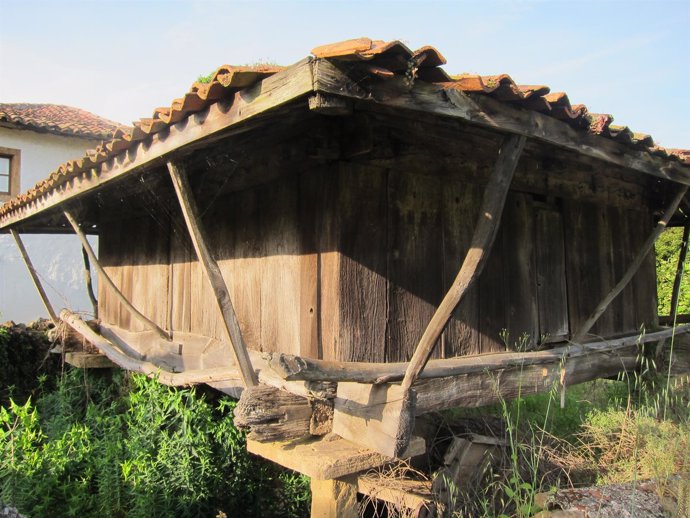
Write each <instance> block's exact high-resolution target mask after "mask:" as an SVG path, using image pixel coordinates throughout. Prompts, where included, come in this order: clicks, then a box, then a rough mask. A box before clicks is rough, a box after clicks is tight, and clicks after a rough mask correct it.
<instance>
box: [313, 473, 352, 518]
mask: <svg viewBox="0 0 690 518" xmlns="http://www.w3.org/2000/svg"><path fill="white" fill-rule="evenodd" d="M358 516H359V506H358V504H357V477H356V476H354V477H353V476H350V477H343V478H339V479H332V480H317V479H312V480H311V518H357V517H358Z"/></svg>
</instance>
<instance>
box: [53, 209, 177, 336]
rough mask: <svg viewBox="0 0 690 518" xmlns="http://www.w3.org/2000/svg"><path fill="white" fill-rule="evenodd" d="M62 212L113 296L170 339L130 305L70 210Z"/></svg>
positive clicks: (134, 314)
mask: <svg viewBox="0 0 690 518" xmlns="http://www.w3.org/2000/svg"><path fill="white" fill-rule="evenodd" d="M63 213H64V215H65V218H67V221H69V224H70V225H72V228H73V229H74V232H75V233H76V234H77V237H79V241H81V246H82V248H83V249H84V250H86V253H87V254H88V256H89V259H90V260H91V263H92V264H93V266H94V268H96V271H97V272H98V275H99V276H100V279H101V281H102V282H104V283H105V284H106V285H107V286H108V287H109V288H110V289H111V290H112V292H113V294H114V295H115V297H117V300H119V301H120V302H121V303H122V305H124V306H125V308H127V310H128V311H129V312H130V313H132V315H133V316H134V317H135V318H136V319H137V320H139V322H141V323H142V324H144V325H145V326H146V327H148V328H150V329H152V330H153V331H155V332H156V333H157V334H158V336H160V337H161V338H163V339H164V340H168V341H170V335H169V334H168V333H166V332H165V331H163V330H162V329H161V328H160V327H158V325H157V324H156V323H155V322H153V321H152V320H150V319H149V318H147V317H146V316H145V315H144V314H143V313H142V312H141V311H139V310H138V309H137V308H135V307H134V306H133V305H132V303H131V302H130V301H129V300H127V297H125V296H124V295H123V294H122V292H121V291H120V289H119V288H118V287H117V286H115V283H114V282H113V281H112V279H111V278H110V277H109V276H108V274H107V273H106V272H105V270H104V269H103V267H102V266H101V263H100V262H99V261H98V258H97V257H96V253H95V252H94V251H93V248H91V243H89V240H88V239H86V236H85V235H84V232H82V230H81V228H79V223H77V220H76V219H75V218H74V216H73V215H72V213H71V212H70V211H68V210H64V211H63Z"/></svg>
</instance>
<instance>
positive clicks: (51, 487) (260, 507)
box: [0, 370, 309, 518]
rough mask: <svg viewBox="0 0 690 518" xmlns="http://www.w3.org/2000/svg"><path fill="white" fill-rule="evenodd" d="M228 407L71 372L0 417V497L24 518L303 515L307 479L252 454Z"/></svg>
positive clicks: (140, 382)
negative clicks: (26, 517)
mask: <svg viewBox="0 0 690 518" xmlns="http://www.w3.org/2000/svg"><path fill="white" fill-rule="evenodd" d="M234 406H235V403H234V401H232V400H230V399H229V398H225V397H221V398H214V397H211V395H210V394H200V393H199V392H197V391H196V390H195V389H185V390H178V389H174V388H170V387H165V386H163V385H161V384H159V383H158V382H157V381H155V380H150V379H148V378H146V377H144V376H140V375H133V376H131V377H130V376H127V375H122V374H116V375H115V376H113V377H112V378H111V377H110V376H108V375H105V376H104V375H98V374H87V373H86V372H85V371H78V370H72V371H69V372H68V373H67V374H66V375H65V376H64V378H63V379H62V380H61V381H60V383H59V384H58V387H57V389H56V390H55V391H51V392H47V393H45V394H43V395H42V396H41V397H40V399H39V400H38V401H37V403H36V404H33V402H31V401H28V402H27V403H26V404H24V405H18V404H16V403H11V404H10V405H9V406H8V407H5V408H2V409H1V410H0V453H2V459H1V460H0V482H1V488H0V493H1V494H0V497H1V498H2V500H3V501H5V502H10V503H12V504H13V505H15V506H16V507H18V508H19V509H20V511H22V512H24V513H26V514H28V515H29V516H79V517H83V518H89V517H99V518H100V517H113V518H118V517H125V516H127V517H143V516H146V517H173V516H174V517H185V516H190V517H191V516H209V517H210V516H216V514H218V513H221V512H223V513H225V514H226V515H227V516H233V515H235V516H237V515H242V516H266V517H271V516H275V517H277V516H281V517H282V516H286V517H290V516H295V517H296V516H303V515H304V514H305V513H306V507H307V506H308V500H309V493H308V481H307V479H305V478H304V477H301V476H298V475H294V474H292V473H289V472H285V471H279V470H278V469H276V468H275V467H273V466H272V465H270V464H268V463H264V462H260V461H259V460H257V459H254V458H251V457H250V456H249V455H248V454H247V453H246V449H245V444H244V441H245V439H244V436H243V434H242V433H240V432H239V431H238V430H237V428H235V426H234V425H233V422H232V412H233V409H234Z"/></svg>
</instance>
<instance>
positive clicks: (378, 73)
mask: <svg viewBox="0 0 690 518" xmlns="http://www.w3.org/2000/svg"><path fill="white" fill-rule="evenodd" d="M312 54H313V55H314V56H315V57H317V58H327V59H331V60H335V61H347V62H356V63H359V66H362V67H363V68H364V70H365V71H366V72H367V73H369V74H370V75H371V77H372V78H375V80H380V81H386V80H390V79H391V78H394V77H395V76H396V75H404V76H405V78H406V79H407V81H408V82H409V84H412V83H413V82H414V81H415V80H421V81H426V82H430V83H435V84H437V85H439V86H440V87H441V88H445V89H457V90H461V91H463V92H466V93H468V94H469V95H485V96H489V97H493V98H495V99H497V100H498V101H501V102H506V103H509V104H511V105H514V106H518V107H520V108H523V109H528V110H534V111H538V112H541V113H544V114H546V115H549V116H551V117H554V118H557V119H559V120H562V121H564V122H565V123H567V124H569V125H570V126H572V127H573V128H575V129H577V130H579V131H586V132H589V133H593V134H596V135H599V136H602V137H604V138H609V139H613V140H616V141H618V142H621V143H622V144H624V145H627V146H630V147H634V148H636V149H641V150H644V151H647V152H649V153H651V154H654V155H657V156H661V157H664V158H669V159H674V160H680V161H682V162H684V163H686V164H690V151H688V150H679V149H664V148H661V147H658V146H655V145H654V141H653V140H652V138H651V137H650V136H649V135H644V134H639V133H634V132H632V131H631V130H630V129H629V128H627V127H620V126H612V125H611V123H612V122H613V117H612V116H611V115H607V114H597V113H590V112H589V111H588V110H587V107H586V106H584V105H582V104H576V105H572V104H571V102H570V99H569V98H568V96H567V95H566V94H565V93H562V92H556V93H551V91H550V88H549V87H548V86H544V85H518V84H517V83H515V81H513V79H512V78H511V77H510V76H509V75H507V74H497V75H490V76H480V75H473V74H462V75H457V76H450V75H448V74H447V73H446V72H445V71H444V70H443V69H442V68H439V67H440V66H441V65H443V64H445V63H446V60H445V58H444V57H443V56H442V55H441V53H440V52H438V51H437V50H436V49H435V48H433V47H428V46H427V47H422V48H421V49H419V50H417V51H412V50H410V49H409V48H408V47H407V46H406V45H405V44H404V43H402V42H400V41H390V42H385V41H380V40H371V39H369V38H358V39H354V40H348V41H343V42H339V43H333V44H329V45H324V46H321V47H316V48H315V49H313V50H312ZM281 69H282V67H273V66H257V67H235V66H231V65H223V66H221V67H219V68H218V69H217V70H216V71H215V72H214V73H213V74H212V76H211V78H210V80H209V81H208V82H206V83H200V82H196V83H194V84H192V86H191V87H190V89H189V91H188V92H187V93H186V94H184V95H183V96H182V97H180V98H178V99H175V100H173V101H172V102H171V105H170V106H165V107H161V108H157V109H156V110H154V112H153V114H152V116H151V117H150V118H142V119H140V120H139V121H136V122H134V123H133V127H131V128H125V127H120V126H119V125H118V124H116V123H114V122H111V121H105V119H101V118H100V117H97V116H95V115H93V114H90V113H88V112H85V111H83V110H78V109H76V108H69V107H64V106H55V105H27V104H14V105H8V104H0V121H1V120H3V117H5V119H4V120H9V121H11V122H12V123H15V124H25V125H27V126H28V125H30V124H33V125H35V126H36V127H40V128H41V129H44V130H49V129H50V130H53V131H61V132H69V131H71V132H72V134H79V133H78V132H82V133H81V134H84V133H83V132H87V131H92V132H94V133H91V135H96V134H97V135H99V136H101V137H103V138H104V139H105V141H104V142H102V143H101V144H100V145H99V146H97V148H96V149H95V150H89V151H88V152H87V153H86V155H85V156H84V157H82V158H81V159H78V160H71V161H70V162H68V163H66V164H63V165H62V166H60V167H59V168H58V169H57V170H56V171H54V172H53V173H52V174H51V175H50V176H49V177H48V178H47V179H45V180H42V181H41V182H39V183H38V184H37V185H36V186H35V187H34V188H33V189H30V190H29V191H28V192H26V193H24V194H21V195H19V196H18V197H16V198H14V199H12V200H10V201H9V202H7V203H6V204H5V205H3V206H2V207H0V216H3V215H5V214H7V213H8V212H11V211H13V210H14V209H16V208H19V207H21V206H22V205H25V204H26V203H29V202H30V201H32V200H34V199H36V198H37V197H38V196H40V195H41V194H42V193H45V192H48V191H50V190H52V189H55V188H58V187H59V186H60V185H62V184H64V183H65V182H67V181H68V180H69V179H70V178H72V177H74V176H76V175H78V174H81V173H83V172H84V171H87V170H89V169H90V168H92V167H93V166H94V165H95V164H97V163H99V162H103V161H104V160H107V159H109V158H112V157H114V156H115V155H117V154H119V153H123V152H125V151H126V150H127V149H129V148H130V147H132V146H133V145H135V144H136V142H137V141H140V140H144V139H146V138H148V137H149V136H151V135H152V134H154V133H156V132H158V131H161V130H162V129H164V128H166V127H168V126H169V125H171V124H174V123H175V122H177V121H180V120H182V119H184V118H185V117H187V116H189V115H190V114H192V113H195V112H199V111H201V110H204V109H205V108H207V107H208V106H209V105H210V104H212V103H214V102H216V101H218V100H219V99H222V98H229V97H230V96H231V95H232V94H234V92H236V91H238V90H241V89H243V88H248V87H250V86H252V85H254V84H256V83H257V82H259V81H261V80H262V79H264V78H266V77H268V76H270V75H272V74H274V73H276V72H278V71H280V70H281ZM5 107H22V108H24V109H25V112H24V113H25V115H24V116H23V118H20V117H19V116H18V115H17V112H16V111H12V110H7V109H6V108H5ZM32 107H33V110H32ZM3 109H5V111H3ZM17 109H19V108H17ZM63 110H70V111H69V112H68V116H65V117H63V118H59V120H54V119H51V118H50V117H48V114H55V115H54V117H55V118H56V119H58V117H57V113H64V111H63ZM29 113H30V114H32V115H31V116H29V115H27V114H29ZM75 120H76V121H77V122H76V123H75V122H74V121H75ZM99 121H100V122H99ZM99 124H104V125H103V126H99ZM108 124H109V125H110V126H108Z"/></svg>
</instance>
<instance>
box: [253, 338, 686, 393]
mask: <svg viewBox="0 0 690 518" xmlns="http://www.w3.org/2000/svg"><path fill="white" fill-rule="evenodd" d="M689 332H690V325H682V326H678V327H676V328H675V329H664V330H661V331H655V332H651V333H645V334H644V335H639V334H635V335H629V336H623V337H619V338H611V339H608V340H602V341H596V342H589V343H587V344H576V343H571V344H568V345H565V346H561V347H555V348H553V349H546V350H543V351H534V352H525V353H516V352H505V353H490V354H479V355H471V356H459V357H456V358H446V359H441V360H429V362H428V363H427V365H426V367H425V368H424V370H423V371H422V372H421V373H420V375H419V379H420V380H421V379H434V378H446V377H450V376H459V375H462V374H474V373H482V372H486V373H487V374H491V373H492V372H494V371H498V370H501V369H507V368H513V367H517V368H521V367H526V366H530V365H543V364H549V363H553V362H559V361H561V360H562V359H566V360H567V359H571V358H577V357H580V356H586V355H589V354H615V351H616V350H617V349H619V348H624V347H628V346H630V345H636V344H645V343H649V342H658V341H659V340H664V339H666V338H668V337H670V336H671V335H673V334H676V335H678V334H683V333H689ZM265 356H266V357H267V358H268V366H269V367H270V369H271V371H272V372H274V373H275V374H276V376H277V377H280V378H282V379H284V380H289V381H297V380H302V381H321V382H325V381H328V382H337V383H339V382H358V383H370V384H381V383H389V382H396V381H401V380H402V379H403V377H404V376H405V369H406V368H407V363H404V362H397V363H365V362H335V361H326V360H315V359H311V358H303V357H299V356H293V355H287V354H283V353H267V354H266V355H265Z"/></svg>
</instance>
